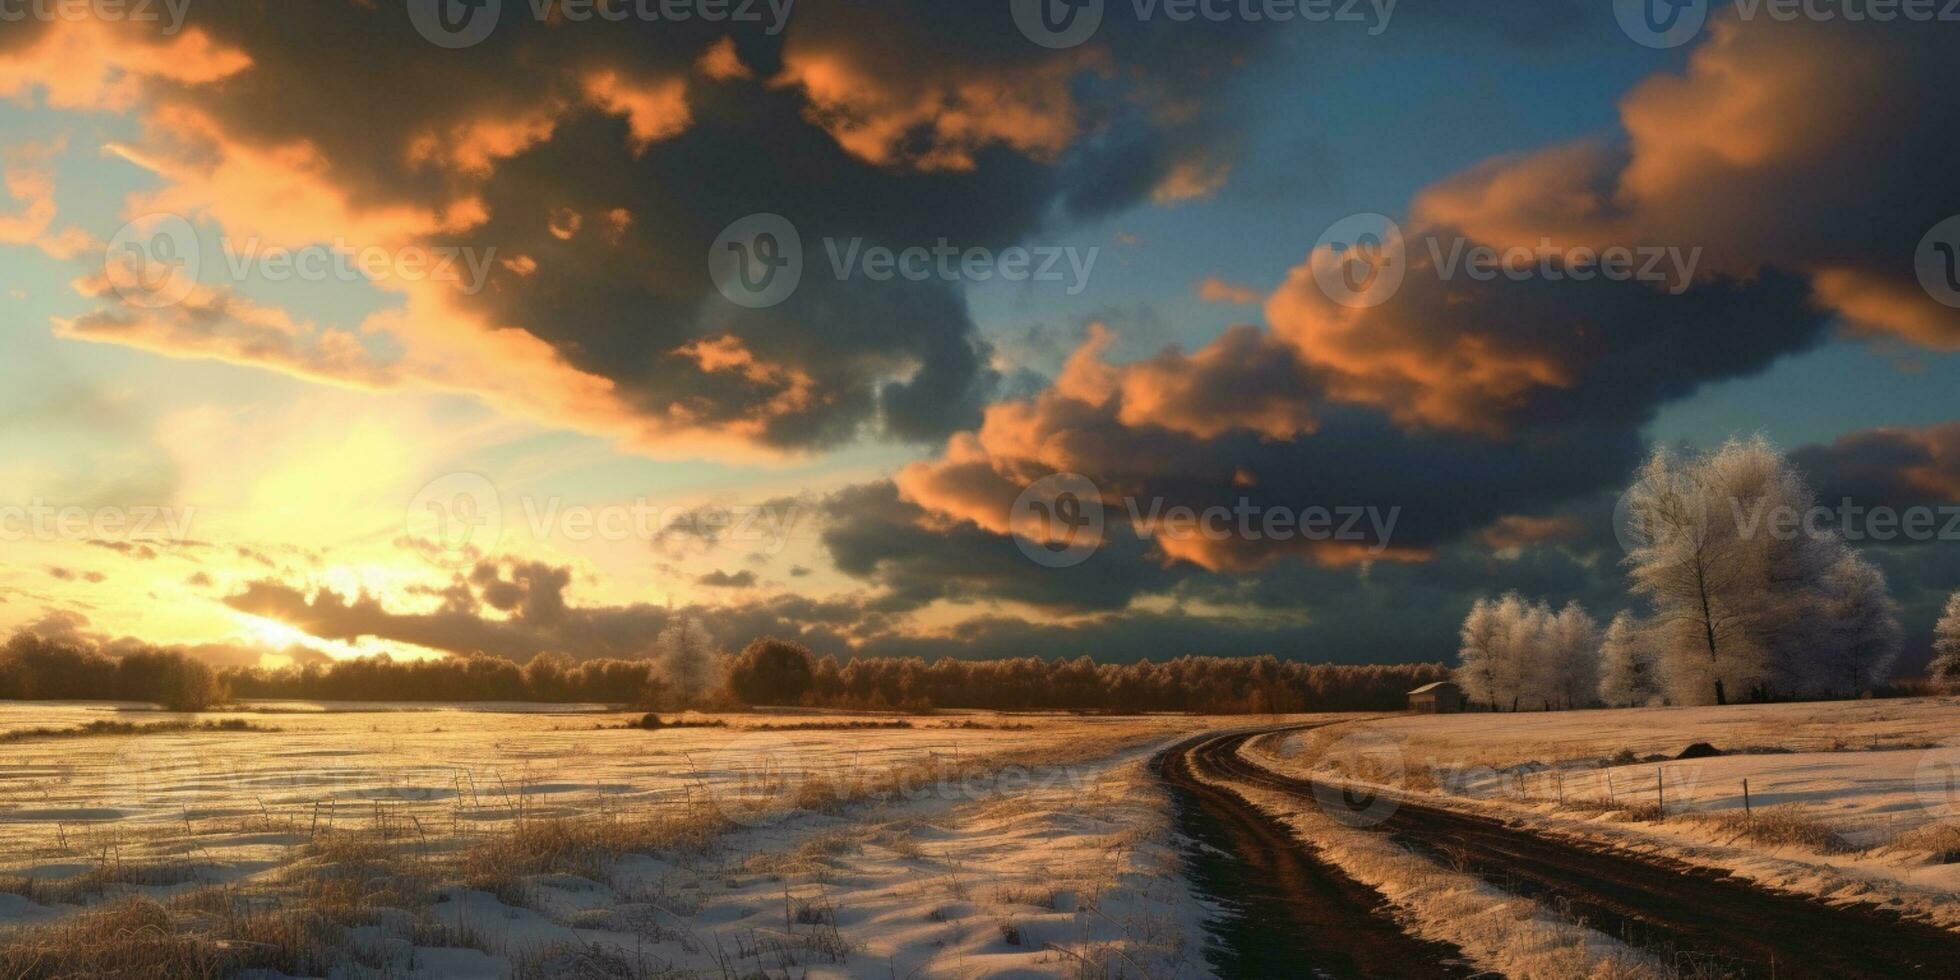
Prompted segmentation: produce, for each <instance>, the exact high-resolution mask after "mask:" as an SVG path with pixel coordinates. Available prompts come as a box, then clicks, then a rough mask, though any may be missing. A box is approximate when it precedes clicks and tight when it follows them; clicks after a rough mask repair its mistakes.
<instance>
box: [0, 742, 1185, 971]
mask: <svg viewBox="0 0 1960 980" xmlns="http://www.w3.org/2000/svg"><path fill="white" fill-rule="evenodd" d="M267 707H269V708H271V709H272V710H268V711H264V712H250V713H229V712H228V713H224V714H220V715H206V716H198V717H197V718H195V719H191V718H187V717H185V716H174V715H168V714H161V713H156V712H141V711H130V710H125V709H126V708H127V706H117V705H104V704H85V705H84V704H34V705H0V739H6V738H7V737H8V733H10V732H12V733H16V735H15V738H17V739H18V733H20V732H23V731H26V730H30V729H66V728H73V727H76V726H80V725H84V724H88V723H90V722H96V721H113V722H128V723H134V724H146V725H147V724H155V723H159V722H168V721H177V720H196V721H204V720H214V719H215V720H233V719H240V720H244V721H248V722H250V723H251V724H253V725H258V726H268V727H274V728H277V729H278V731H276V732H261V731H203V730H196V731H184V732H168V733H149V734H141V735H96V736H89V737H79V738H26V739H19V740H15V741H9V742H5V743H4V744H0V841H4V843H0V923H4V924H6V925H10V926H18V927H27V928H23V929H19V930H16V931H14V932H12V933H11V934H10V935H8V936H7V938H6V939H4V940H0V973H6V969H5V967H6V965H7V964H8V963H9V962H10V961H9V960H7V959H6V956H7V955H8V954H7V953H6V952H5V951H4V948H5V947H7V946H8V945H9V944H11V946H12V947H14V948H15V951H16V952H19V947H21V945H22V944H24V943H26V944H34V943H38V944H41V945H43V946H46V947H48V948H57V949H66V950H72V949H75V948H78V947H83V948H85V947H86V946H87V944H88V941H89V938H90V937H91V936H93V935H98V934H100V933H101V932H104V931H113V930H115V929H123V928H125V927H126V926H127V922H126V921H124V920H127V919H129V917H131V916H139V917H140V915H156V916H162V920H161V921H163V922H164V923H165V924H164V925H163V926H162V927H161V931H162V932H163V933H167V934H168V935H170V936H172V937H174V938H173V939H172V941H173V942H175V941H178V940H181V941H182V944H183V945H185V947H186V948H183V949H174V950H173V955H177V954H181V955H184V956H190V957H196V956H210V957H216V958H217V959H218V960H219V961H221V962H224V963H245V964H248V965H252V966H255V967H262V968H266V969H268V970H270V971H271V972H267V973H261V974H259V975H263V976H275V975H281V974H284V975H315V974H320V973H329V972H331V973H336V974H339V975H375V976H406V975H423V976H451V977H463V976H491V977H495V976H543V975H567V974H569V975H584V976H654V975H663V971H667V970H672V969H683V970H693V971H699V972H702V973H705V974H708V975H742V976H747V975H753V974H756V973H758V972H759V973H762V974H764V975H784V974H794V975H798V976H801V975H805V973H806V971H807V973H808V975H813V976H822V975H840V976H841V975H851V976H861V975H868V974H871V973H876V974H877V975H880V976H887V975H895V976H912V975H934V976H941V975H946V976H966V975H980V974H997V973H1002V972H1013V973H1017V974H1020V975H1029V976H1038V975H1078V974H1082V973H1085V972H1088V973H1094V972H1096V971H1098V970H1100V969H1102V968H1103V967H1104V966H1106V965H1109V964H1119V963H1121V964H1129V966H1127V967H1124V968H1123V969H1122V970H1121V972H1127V973H1131V974H1135V973H1139V972H1141V973H1147V974H1148V975H1150V976H1173V975H1186V976H1188V975H1196V974H1202V973H1203V972H1204V961H1203V957H1202V955H1200V949H1201V944H1202V936H1201V935H1200V934H1199V932H1198V929H1199V923H1200V922H1201V919H1202V916H1201V912H1200V910H1199V908H1198V906H1197V904H1196V902H1195V900H1194V899H1193V898H1192V896H1191V895H1190V894H1189V893H1188V892H1187V891H1186V889H1185V886H1184V884H1183V882H1182V880H1181V878H1180V877H1179V876H1178V875H1177V873H1176V867H1175V857H1174V854H1173V852H1172V851H1171V850H1170V847H1169V843H1168V841H1169V829H1168V826H1167V823H1166V817H1165V815H1164V807H1163V800H1162V797H1161V795H1160V794H1161V790H1160V789H1159V788H1158V787H1157V785H1156V783H1155V782H1154V780H1151V779H1149V778H1148V777H1147V774H1146V773H1145V772H1144V770H1143V763H1144V761H1145V760H1146V759H1147V758H1148V756H1149V754H1150V753H1151V751H1152V750H1153V749H1154V748H1156V747H1158V746H1161V745H1163V744H1165V743H1166V742H1168V741H1170V740H1171V739H1173V738H1174V737H1176V736H1178V735H1180V734H1182V733H1186V732H1191V731H1196V730H1200V729H1204V728H1207V727H1212V720H1208V719H1201V718H1171V717H1165V718H1082V717H1072V716H1027V715H993V714H947V715H935V716H926V717H912V718H904V719H895V718H893V717H891V716H877V717H847V716H839V715H833V714H825V715H789V714H749V715H731V716H727V717H725V718H723V719H721V720H722V721H724V722H725V723H726V725H727V726H728V727H693V728H669V729H664V730H659V731H645V730H639V729H631V728H620V727H618V726H621V725H623V724H624V723H626V722H628V721H630V720H632V719H633V718H636V717H637V716H636V715H632V716H629V715H616V714H608V713H604V712H601V711H595V710H590V709H578V708H573V709H562V708H554V709H540V708H536V707H525V708H522V709H521V710H517V706H466V707H465V706H459V707H444V708H439V709H435V710H429V709H427V708H415V709H412V710H411V709H408V708H407V706H373V705H369V706H361V707H362V708H363V709H364V710H359V711H346V710H330V711H325V710H320V708H321V707H322V706H318V705H292V704H283V705H277V706H267ZM380 708H400V709H402V710H373V709H380ZM691 717H695V718H698V717H699V716H691ZM898 721H902V722H904V723H905V724H906V725H908V726H909V727H902V728H901V727H863V728H854V729H846V728H839V727H835V726H839V725H844V724H850V723H852V722H861V723H867V724H874V725H880V726H891V725H893V723H894V722H898ZM798 726H826V727H798ZM132 897H135V898H142V899H146V900H149V901H151V902H155V903H158V904H159V906H161V908H159V907H157V906H140V907H139V906H132V905H129V904H127V902H126V900H127V899H130V898H132ZM119 902H122V903H123V904H118V903H119ZM105 909H107V910H110V911H106V912H105V911H103V910H105ZM91 916H94V918H91ZM296 923H297V924H296ZM36 926H40V927H41V928H39V929H36V928H34V927H36ZM62 929H66V930H68V932H66V933H59V932H54V931H51V930H62ZM268 935H270V936H273V937H276V938H274V939H267V938H266V937H267V936H268ZM199 942H206V943H207V945H209V944H210V943H215V944H216V945H215V947H213V948H205V947H203V946H197V943H199ZM191 947H195V948H191ZM12 962H17V961H12Z"/></svg>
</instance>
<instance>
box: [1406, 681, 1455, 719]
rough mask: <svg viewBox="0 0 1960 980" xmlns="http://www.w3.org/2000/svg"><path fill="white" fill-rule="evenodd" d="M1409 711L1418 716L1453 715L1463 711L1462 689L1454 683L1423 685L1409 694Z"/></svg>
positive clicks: (1443, 682)
mask: <svg viewBox="0 0 1960 980" xmlns="http://www.w3.org/2000/svg"><path fill="white" fill-rule="evenodd" d="M1409 710H1410V711H1413V712H1415V713H1416V714H1419V715H1454V714H1458V713H1460V712H1461V711H1463V688H1460V687H1458V686H1456V682H1455V681H1437V682H1436V683H1434V684H1424V685H1423V686H1421V687H1418V688H1416V689H1415V690H1413V691H1410V692H1409Z"/></svg>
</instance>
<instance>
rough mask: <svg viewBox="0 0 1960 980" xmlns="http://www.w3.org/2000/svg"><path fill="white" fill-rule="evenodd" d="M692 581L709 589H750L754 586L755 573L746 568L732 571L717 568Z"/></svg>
mask: <svg viewBox="0 0 1960 980" xmlns="http://www.w3.org/2000/svg"><path fill="white" fill-rule="evenodd" d="M694 581H695V584H697V585H705V586H707V587H708V588H711V589H752V588H755V573H754V572H751V571H748V570H746V569H745V570H743V571H739V572H734V573H730V572H724V571H721V570H719V569H717V570H715V571H712V572H709V573H707V574H706V575H703V576H701V577H700V578H697V579H695V580H694Z"/></svg>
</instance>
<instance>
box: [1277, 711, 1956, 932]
mask: <svg viewBox="0 0 1960 980" xmlns="http://www.w3.org/2000/svg"><path fill="white" fill-rule="evenodd" d="M1695 742H1707V743H1710V744H1712V745H1714V746H1715V747H1716V748H1718V749H1721V750H1723V751H1725V752H1731V753H1739V754H1731V755H1724V756H1722V757H1718V758H1707V759H1693V760H1678V761H1640V760H1646V759H1650V758H1652V757H1654V756H1668V757H1670V758H1671V757H1672V756H1673V755H1676V754H1678V753H1679V752H1680V751H1681V750H1682V749H1683V748H1685V747H1686V746H1688V745H1689V744H1692V743H1695ZM1262 749H1263V750H1259V749H1254V750H1249V751H1254V752H1255V758H1256V761H1259V762H1261V763H1262V764H1265V765H1268V766H1269V767H1271V768H1275V769H1280V770H1283V771H1294V772H1303V771H1318V772H1322V773H1331V774H1335V775H1339V776H1341V777H1343V778H1347V779H1350V780H1353V781H1359V782H1368V783H1373V784H1378V785H1386V786H1390V787H1395V788H1397V789H1399V790H1401V791H1402V792H1407V793H1413V794H1420V795H1422V796H1423V797H1424V798H1426V799H1430V800H1435V801H1440V802H1444V803H1446V804H1448V805H1452V806H1457V807H1462V808H1467V809H1473V810H1481V811H1486V812H1496V813H1501V814H1502V815H1504V816H1506V817H1508V818H1512V819H1516V820H1520V821H1524V822H1525V823H1527V824H1530V825H1532V826H1534V827H1536V828H1538V829H1541V830H1544V831H1547V832H1550V833H1554V834H1563V835H1571V836H1575V837H1583V838H1586V839H1589V840H1595V841H1604V842H1607V843H1610V844H1613V845H1615V846H1619V847H1625V848H1628V849H1632V850H1637V851H1641V852H1647V853H1653V854H1658V855H1665V856H1668V857H1673V858H1678V859H1682V860H1686V861H1689V862H1691V863H1695V864H1700V865H1704V866H1708V867H1715V868H1722V869H1726V870H1732V871H1735V872H1737V873H1739V874H1742V875H1744V876H1746V877H1749V878H1751V879H1753V880H1756V881H1758V882H1760V883H1762V884H1765V885H1770V886H1774V887H1778V888H1784V889H1789V890H1794V891H1801V892H1806V893H1811V894H1817V895H1820V896H1825V897H1827V898H1830V899H1832V900H1837V901H1862V902H1872V903H1877V904H1884V905H1890V906H1893V907H1898V908H1901V909H1905V910H1908V911H1913V912H1916V913H1918V914H1920V915H1922V916H1923V917H1925V918H1927V919H1930V920H1932V921H1935V922H1939V923H1941V924H1943V925H1946V926H1949V927H1954V928H1960V902H1956V901H1955V897H1956V895H1957V894H1960V700H1956V699H1952V698H1946V699H1936V698H1922V699H1912V700H1898V701H1850V702H1835V703H1822V704H1789V705H1747V706H1737V707H1727V708H1685V709H1639V710H1627V711H1579V712H1558V713H1551V714H1533V713H1525V714H1515V715H1514V714H1469V715H1454V716H1442V717H1435V716H1396V717H1390V718H1383V719H1376V720H1371V721H1366V722H1357V723H1351V724H1346V725H1341V726H1336V727H1333V728H1329V729H1324V730H1320V731H1316V732H1311V733H1306V734H1302V735H1297V736H1290V737H1287V738H1284V739H1278V740H1273V741H1271V742H1268V743H1266V744H1265V745H1264V746H1263V747H1262ZM1744 780H1747V781H1748V801H1747V804H1746V806H1747V808H1748V812H1745V800H1744V793H1743V782H1744ZM1663 801H1664V803H1665V815H1664V816H1662V814H1661V812H1660V806H1661V804H1662V803H1663Z"/></svg>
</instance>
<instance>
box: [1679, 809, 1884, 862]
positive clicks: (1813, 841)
mask: <svg viewBox="0 0 1960 980" xmlns="http://www.w3.org/2000/svg"><path fill="white" fill-rule="evenodd" d="M1688 819H1690V820H1692V821H1695V822H1697V823H1702V824H1706V825H1708V826H1711V827H1714V828H1715V829H1717V830H1719V831H1722V832H1724V833H1729V834H1734V835H1735V836H1736V837H1739V838H1741V839H1743V840H1747V841H1752V842H1754V843H1757V844H1768V845H1770V846H1772V847H1780V846H1789V847H1802V848H1807V849H1809V850H1812V851H1816V852H1817V853H1819V854H1852V853H1856V852H1857V851H1860V850H1863V848H1860V847H1858V846H1857V845H1856V844H1853V843H1851V842H1850V841H1848V840H1846V839H1845V838H1844V835H1842V834H1840V833H1838V832H1837V831H1836V830H1833V829H1832V828H1831V827H1830V825H1829V824H1826V823H1824V822H1823V821H1821V820H1816V819H1813V818H1810V817H1806V816H1803V815H1802V814H1800V813H1797V812H1796V811H1795V810H1786V809H1781V808H1778V809H1763V810H1757V811H1756V812H1755V813H1753V814H1750V813H1743V812H1740V811H1736V810H1724V811H1721V812H1719V813H1696V814H1690V815H1689V816H1688Z"/></svg>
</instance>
